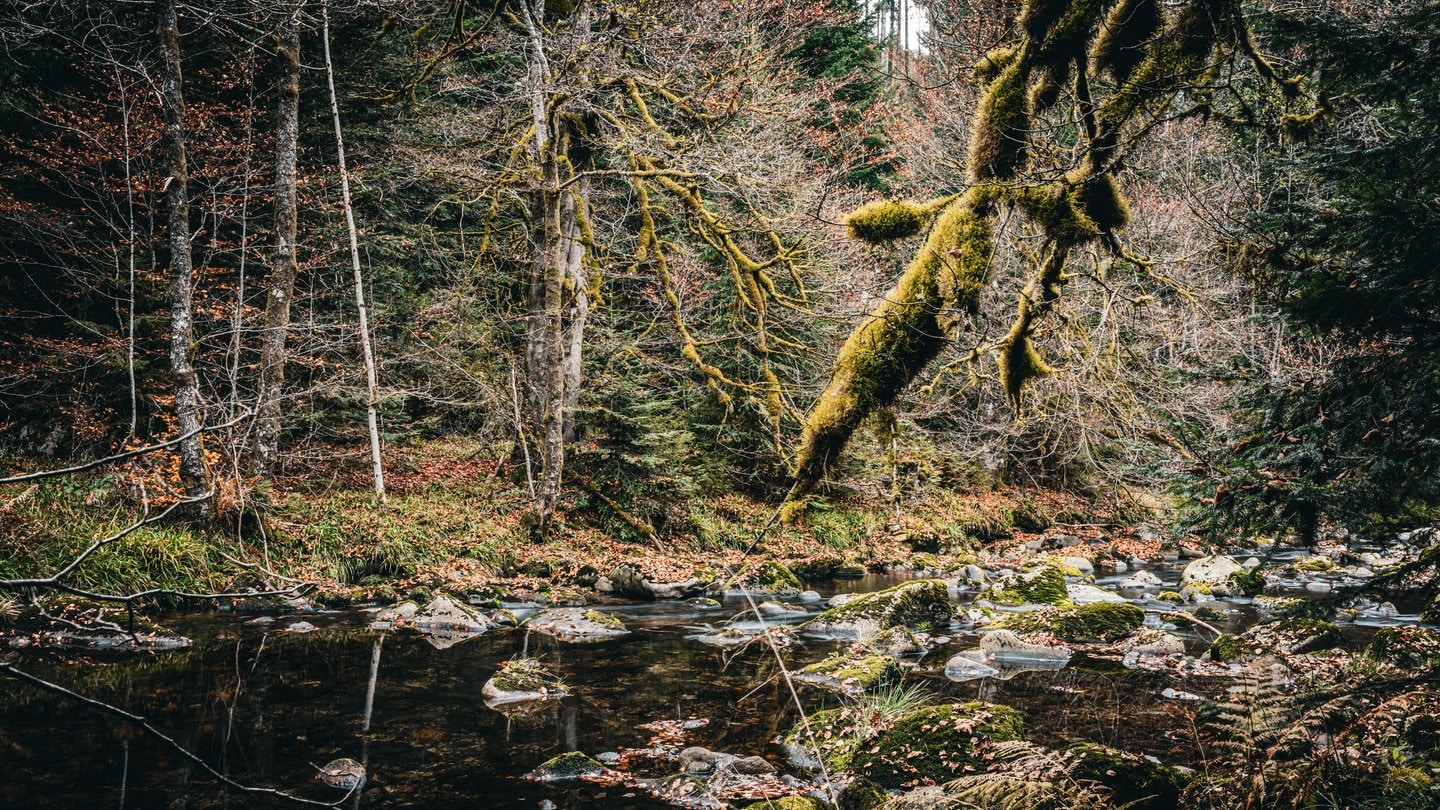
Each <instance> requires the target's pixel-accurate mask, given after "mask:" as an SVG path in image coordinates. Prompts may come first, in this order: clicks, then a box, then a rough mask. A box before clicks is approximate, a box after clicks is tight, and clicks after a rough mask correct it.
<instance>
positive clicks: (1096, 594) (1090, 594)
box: [1065, 582, 1125, 605]
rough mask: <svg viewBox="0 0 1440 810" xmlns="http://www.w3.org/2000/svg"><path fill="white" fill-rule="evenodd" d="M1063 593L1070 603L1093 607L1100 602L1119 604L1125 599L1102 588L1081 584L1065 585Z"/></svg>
mask: <svg viewBox="0 0 1440 810" xmlns="http://www.w3.org/2000/svg"><path fill="white" fill-rule="evenodd" d="M1065 593H1066V594H1068V595H1069V596H1070V601H1071V602H1074V603H1075V604H1077V605H1093V604H1096V603H1100V602H1109V603H1111V604H1120V603H1122V602H1124V601H1125V597H1123V596H1121V595H1120V594H1118V593H1115V592H1114V591H1107V590H1105V589H1104V588H1097V587H1095V586H1094V585H1086V584H1084V583H1082V582H1070V583H1066V585H1065Z"/></svg>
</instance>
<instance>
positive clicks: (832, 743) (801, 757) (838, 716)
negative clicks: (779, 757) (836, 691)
mask: <svg viewBox="0 0 1440 810" xmlns="http://www.w3.org/2000/svg"><path fill="white" fill-rule="evenodd" d="M872 732H873V726H872V723H871V718H870V710H869V709H867V708H865V707H863V706H859V705H851V706H842V707H840V708H838V709H824V710H821V711H818V712H812V713H811V714H810V715H809V717H808V718H806V721H805V722H802V723H796V724H795V725H794V726H793V727H792V728H791V729H790V730H789V731H787V732H786V733H785V734H784V736H782V737H781V738H780V747H781V749H783V750H784V751H785V754H786V755H787V756H788V757H790V760H791V761H792V762H794V763H795V764H796V765H799V766H800V767H802V768H806V769H808V770H816V769H818V768H819V767H820V765H821V764H822V763H823V764H824V765H825V769H826V770H828V771H830V772H831V773H836V772H838V771H844V770H848V769H849V768H850V759H851V758H852V757H853V756H854V755H855V751H856V750H858V749H859V748H860V743H861V742H862V741H864V740H865V739H866V738H867V737H869V736H870V734H871V733H872Z"/></svg>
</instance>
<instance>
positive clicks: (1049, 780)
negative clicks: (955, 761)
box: [939, 741, 1111, 810]
mask: <svg viewBox="0 0 1440 810" xmlns="http://www.w3.org/2000/svg"><path fill="white" fill-rule="evenodd" d="M991 754H992V755H993V756H994V761H995V763H996V764H997V765H998V767H999V770H996V771H994V772H992V773H984V774H973V775H970V776H964V777H961V778H960V779H956V780H955V781H953V782H950V783H948V784H946V785H945V787H944V791H945V796H946V803H945V804H942V805H939V806H940V807H951V808H957V810H959V809H960V808H977V810H979V809H981V808H983V810H1092V809H1093V810H1104V808H1108V807H1110V806H1111V803H1110V797H1109V791H1108V790H1107V789H1106V788H1104V787H1103V786H1101V785H1100V784H1099V783H1097V782H1092V781H1090V780H1086V779H1079V778H1077V777H1076V776H1075V771H1076V769H1077V768H1078V767H1079V765H1080V759H1079V758H1078V757H1076V756H1075V755H1074V754H1072V753H1069V752H1064V751H1051V750H1049V749H1046V748H1041V747H1040V746H1038V745H1035V744H1033V743H1028V742H1023V741H1015V742H997V743H996V744H995V747H994V748H993V749H992V750H991Z"/></svg>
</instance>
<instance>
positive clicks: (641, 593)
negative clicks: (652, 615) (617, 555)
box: [597, 563, 654, 599]
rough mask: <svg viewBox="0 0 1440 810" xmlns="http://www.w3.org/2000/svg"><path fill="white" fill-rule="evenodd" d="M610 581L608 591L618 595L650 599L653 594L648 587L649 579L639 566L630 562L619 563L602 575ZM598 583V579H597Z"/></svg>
mask: <svg viewBox="0 0 1440 810" xmlns="http://www.w3.org/2000/svg"><path fill="white" fill-rule="evenodd" d="M604 579H606V580H608V581H609V583H610V592H611V593H614V594H618V595H620V596H628V597H630V598H631V599H651V598H653V597H654V594H653V593H652V592H651V590H650V588H649V584H650V582H649V580H647V579H646V578H645V574H644V573H642V572H641V571H640V569H639V567H637V566H635V565H632V564H631V563H620V564H619V565H617V566H615V570H613V571H611V572H610V575H609V576H608V577H604ZM597 583H598V581H597Z"/></svg>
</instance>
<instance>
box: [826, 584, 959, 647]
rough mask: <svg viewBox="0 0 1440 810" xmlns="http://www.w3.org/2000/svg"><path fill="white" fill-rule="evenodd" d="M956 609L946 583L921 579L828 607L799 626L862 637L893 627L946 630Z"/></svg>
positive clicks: (830, 634)
mask: <svg viewBox="0 0 1440 810" xmlns="http://www.w3.org/2000/svg"><path fill="white" fill-rule="evenodd" d="M953 613H954V607H953V606H952V605H951V604H950V592H949V590H948V589H947V588H946V587H945V583H944V582H942V581H940V580H935V579H919V580H915V581H913V582H906V583H904V584H903V585H897V586H895V587H893V588H888V589H886V590H883V591H877V592H875V593H868V594H864V595H862V596H858V597H856V598H854V599H851V600H850V601H848V602H846V603H845V604H843V605H840V606H839V607H832V608H830V609H829V610H826V611H825V612H824V613H821V614H820V615H818V616H816V617H815V618H813V619H811V620H810V621H808V622H805V623H804V624H802V625H800V629H801V630H802V631H803V632H805V633H807V634H810V635H816V636H826V637H831V638H851V639H862V638H869V637H873V636H875V635H877V634H879V632H880V631H881V630H885V629H888V628H891V627H912V628H916V629H921V630H930V629H942V630H943V629H946V628H948V627H949V626H950V621H951V616H952V615H953Z"/></svg>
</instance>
